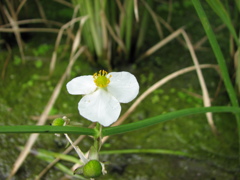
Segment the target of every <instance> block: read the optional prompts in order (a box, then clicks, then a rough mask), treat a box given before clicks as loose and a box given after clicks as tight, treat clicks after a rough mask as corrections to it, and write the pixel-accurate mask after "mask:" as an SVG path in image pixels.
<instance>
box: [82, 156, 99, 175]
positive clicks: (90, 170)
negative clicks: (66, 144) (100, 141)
mask: <svg viewBox="0 0 240 180" xmlns="http://www.w3.org/2000/svg"><path fill="white" fill-rule="evenodd" d="M83 175H84V177H86V178H96V177H99V176H101V175H102V165H101V163H100V162H99V161H98V160H90V161H89V162H88V163H87V164H85V165H84V167H83Z"/></svg>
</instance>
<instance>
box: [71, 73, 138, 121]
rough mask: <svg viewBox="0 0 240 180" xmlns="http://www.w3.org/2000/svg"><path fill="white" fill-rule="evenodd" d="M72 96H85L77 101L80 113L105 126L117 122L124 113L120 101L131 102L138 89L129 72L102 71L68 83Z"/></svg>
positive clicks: (134, 79)
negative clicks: (121, 113)
mask: <svg viewBox="0 0 240 180" xmlns="http://www.w3.org/2000/svg"><path fill="white" fill-rule="evenodd" d="M67 90H68V92H69V93H70V94H73V95H84V96H83V98H82V99H81V100H80V102H79V103H78V110H79V112H80V115H82V116H83V117H85V118H86V119H88V120H91V121H93V122H99V123H100V124H102V125H103V126H109V125H111V124H112V123H114V122H115V121H116V120H117V119H118V117H119V115H120V112H121V106H120V103H128V102H130V101H132V100H133V99H134V98H135V97H136V96H137V94H138V92H139V85H138V82H137V79H136V78H135V76H134V75H132V74H131V73H129V72H124V71H123V72H111V73H109V74H108V73H107V72H106V71H103V70H100V71H99V73H95V74H94V75H93V76H91V75H89V76H80V77H76V78H74V79H72V80H71V81H70V82H68V83H67Z"/></svg>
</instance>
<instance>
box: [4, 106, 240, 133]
mask: <svg viewBox="0 0 240 180" xmlns="http://www.w3.org/2000/svg"><path fill="white" fill-rule="evenodd" d="M207 112H231V113H240V108H238V107H229V106H221V107H201V108H190V109H183V110H179V111H175V112H170V113H167V114H162V115H159V116H155V117H152V118H148V119H145V120H141V121H138V122H134V123H130V124H125V125H120V126H114V127H107V128H104V129H103V130H102V137H104V136H109V135H114V134H121V133H125V132H129V131H134V130H138V129H141V128H145V127H148V126H152V125H155V124H158V123H161V122H165V121H169V120H172V119H176V118H179V117H184V116H188V115H194V114H203V113H207ZM1 133H68V134H83V135H90V136H94V137H98V136H99V131H96V130H95V129H90V128H82V127H72V126H0V134H1Z"/></svg>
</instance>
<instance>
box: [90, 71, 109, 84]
mask: <svg viewBox="0 0 240 180" xmlns="http://www.w3.org/2000/svg"><path fill="white" fill-rule="evenodd" d="M107 74H108V73H107V71H104V70H100V71H99V72H98V73H95V74H93V79H94V82H95V84H96V85H97V86H98V87H100V88H104V87H107V86H108V84H109V83H110V78H111V76H109V77H107Z"/></svg>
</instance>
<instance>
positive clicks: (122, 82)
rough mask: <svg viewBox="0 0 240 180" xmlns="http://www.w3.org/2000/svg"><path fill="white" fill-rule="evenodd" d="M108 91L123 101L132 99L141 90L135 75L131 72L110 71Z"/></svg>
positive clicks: (126, 101)
mask: <svg viewBox="0 0 240 180" xmlns="http://www.w3.org/2000/svg"><path fill="white" fill-rule="evenodd" d="M109 76H112V77H111V78H110V83H109V85H108V87H107V89H108V91H109V92H110V93H111V94H112V95H113V96H114V97H115V98H116V99H117V100H118V101H119V102H121V103H128V102H130V101H132V100H133V99H134V98H135V97H136V96H137V95H138V92H139V84H138V82H137V79H136V78H135V76H134V75H132V74H131V73H129V72H112V73H109Z"/></svg>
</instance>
